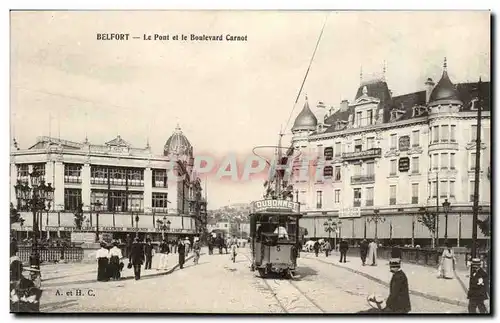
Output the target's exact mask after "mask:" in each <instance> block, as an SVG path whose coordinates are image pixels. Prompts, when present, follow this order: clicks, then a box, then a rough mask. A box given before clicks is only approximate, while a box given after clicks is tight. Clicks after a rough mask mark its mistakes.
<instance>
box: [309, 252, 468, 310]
mask: <svg viewBox="0 0 500 323" xmlns="http://www.w3.org/2000/svg"><path fill="white" fill-rule="evenodd" d="M307 258H308V259H316V258H309V257H307ZM307 258H306V259H307ZM316 260H317V261H320V262H322V263H325V264H329V265H332V266H335V267H338V268H342V269H345V270H347V271H350V272H352V273H355V274H358V275H360V276H363V277H365V278H368V279H369V280H371V281H373V282H376V283H378V284H380V285H383V286H385V287H390V285H389V283H387V282H385V281H383V280H381V279H379V278H377V277H374V276H372V275H369V274H367V273H364V272H362V271H359V270H356V269H352V268H349V267H344V266H341V265H337V264H335V263H332V262H328V261H324V260H322V259H316ZM459 282H460V283H461V284H463V283H462V281H461V280H459ZM410 294H411V295H415V296H420V297H423V298H427V299H429V300H432V301H438V302H442V303H447V304H451V305H458V306H465V307H467V306H468V303H467V302H464V301H460V300H456V299H450V298H446V297H440V296H435V295H431V294H427V293H423V292H419V291H416V290H410Z"/></svg>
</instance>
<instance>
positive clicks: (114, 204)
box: [108, 191, 127, 212]
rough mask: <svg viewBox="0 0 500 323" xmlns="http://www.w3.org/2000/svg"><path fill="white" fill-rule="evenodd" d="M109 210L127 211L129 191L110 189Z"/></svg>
mask: <svg viewBox="0 0 500 323" xmlns="http://www.w3.org/2000/svg"><path fill="white" fill-rule="evenodd" d="M108 211H115V212H126V211H127V192H126V191H110V192H109V201H108Z"/></svg>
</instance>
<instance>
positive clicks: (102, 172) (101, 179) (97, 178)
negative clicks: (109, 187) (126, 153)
mask: <svg viewBox="0 0 500 323" xmlns="http://www.w3.org/2000/svg"><path fill="white" fill-rule="evenodd" d="M107 183H108V168H107V167H103V166H90V184H107Z"/></svg>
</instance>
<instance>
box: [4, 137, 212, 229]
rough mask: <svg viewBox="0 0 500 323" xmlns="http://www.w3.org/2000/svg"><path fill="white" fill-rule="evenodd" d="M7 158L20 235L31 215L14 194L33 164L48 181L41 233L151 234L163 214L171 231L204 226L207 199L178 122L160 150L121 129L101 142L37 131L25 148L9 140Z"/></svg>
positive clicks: (28, 177)
mask: <svg viewBox="0 0 500 323" xmlns="http://www.w3.org/2000/svg"><path fill="white" fill-rule="evenodd" d="M10 158H11V160H10V189H11V192H10V196H11V202H12V203H13V205H14V206H15V207H16V208H17V209H18V210H20V211H21V215H22V217H23V218H24V219H25V222H24V225H23V227H21V226H20V225H19V223H16V224H14V225H13V226H14V229H15V230H19V231H25V232H27V235H28V234H29V232H30V231H33V227H32V223H33V215H32V213H31V212H27V211H28V208H27V207H26V205H23V203H22V202H21V201H18V200H17V199H16V194H15V185H19V184H23V185H24V184H25V183H26V184H28V185H29V183H30V174H32V173H33V171H35V170H36V171H37V173H39V176H40V177H41V178H42V179H44V180H45V182H46V183H51V184H52V186H53V187H54V188H55V190H54V200H53V201H52V203H51V205H49V206H48V211H46V212H43V214H42V215H41V221H40V224H39V225H40V229H41V231H42V237H44V238H45V237H56V236H57V237H61V236H66V237H67V236H69V235H70V234H71V232H73V231H90V232H95V231H97V229H98V230H99V232H102V233H104V232H112V233H114V235H115V236H117V237H123V236H125V235H126V234H127V233H135V232H137V231H138V232H140V233H141V234H146V233H149V234H154V233H159V232H160V231H161V230H162V229H160V224H161V221H164V222H165V220H167V221H169V222H170V230H169V232H170V233H173V234H178V235H193V234H199V233H201V232H204V231H206V201H205V199H203V198H202V194H201V191H202V188H201V183H200V179H199V178H198V177H197V176H196V174H195V173H193V171H192V167H193V166H192V162H193V147H192V146H191V144H190V143H189V141H188V140H187V138H186V137H185V136H184V134H183V133H182V131H181V129H180V128H179V127H177V128H176V130H175V132H174V133H173V134H172V136H171V137H170V138H169V139H168V140H167V142H166V144H165V147H164V155H163V156H155V155H153V154H152V153H151V147H149V144H148V145H147V146H146V147H145V148H134V147H132V146H131V145H130V144H129V143H128V142H126V141H125V140H124V139H123V138H121V137H120V136H117V137H116V138H115V139H113V140H111V141H109V142H106V143H105V144H103V145H98V144H97V145H96V144H91V143H89V142H88V141H87V140H85V142H83V143H78V142H72V141H67V140H60V139H56V138H50V137H40V138H38V140H37V142H36V144H35V145H33V146H31V147H29V148H27V149H20V148H19V147H17V145H15V146H14V147H13V149H12V150H11V154H10ZM80 204H81V205H82V210H83V213H84V221H83V224H82V227H81V228H77V227H76V225H75V215H74V213H75V212H76V211H77V210H78V208H79V205H80ZM137 219H138V220H139V221H136V220H137ZM158 220H159V221H158Z"/></svg>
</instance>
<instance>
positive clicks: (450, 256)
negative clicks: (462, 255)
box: [439, 242, 456, 279]
mask: <svg viewBox="0 0 500 323" xmlns="http://www.w3.org/2000/svg"><path fill="white" fill-rule="evenodd" d="M455 264H456V259H455V254H454V252H453V249H452V248H451V244H450V243H449V242H446V248H445V249H444V250H443V254H442V255H441V262H440V264H439V268H440V271H439V276H440V277H442V278H445V279H453V276H454V272H455Z"/></svg>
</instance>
